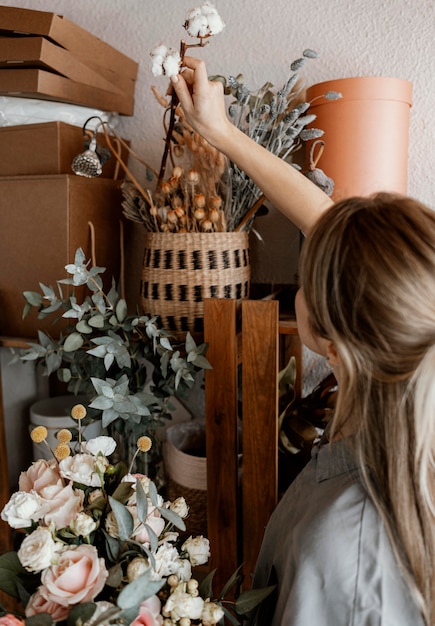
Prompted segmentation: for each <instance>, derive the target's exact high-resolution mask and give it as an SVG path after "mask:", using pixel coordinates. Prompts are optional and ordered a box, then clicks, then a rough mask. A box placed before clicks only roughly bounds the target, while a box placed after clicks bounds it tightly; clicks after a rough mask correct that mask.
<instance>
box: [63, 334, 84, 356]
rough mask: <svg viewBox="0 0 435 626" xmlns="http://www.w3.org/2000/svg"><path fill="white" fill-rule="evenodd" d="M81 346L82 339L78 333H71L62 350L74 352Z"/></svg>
mask: <svg viewBox="0 0 435 626" xmlns="http://www.w3.org/2000/svg"><path fill="white" fill-rule="evenodd" d="M82 345H83V337H82V336H81V335H80V333H71V334H70V335H68V337H67V338H66V339H65V343H64V344H63V349H64V350H65V352H75V351H76V350H79V349H80V348H81V347H82Z"/></svg>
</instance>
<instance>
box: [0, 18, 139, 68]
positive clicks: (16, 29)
mask: <svg viewBox="0 0 435 626" xmlns="http://www.w3.org/2000/svg"><path fill="white" fill-rule="evenodd" d="M0 32H1V33H2V34H5V33H6V34H11V33H12V34H21V35H42V36H44V37H49V38H50V39H52V40H53V41H55V42H56V43H58V44H60V45H61V46H63V47H64V48H66V49H67V50H69V51H70V52H71V53H72V54H73V55H74V56H76V57H77V58H78V59H80V60H81V61H83V62H84V63H86V64H88V65H90V66H91V67H93V66H94V65H101V66H102V67H105V66H107V67H110V68H112V70H113V71H115V72H116V73H119V74H121V75H122V74H124V75H127V76H128V77H129V78H132V79H133V80H135V79H136V77H137V72H138V67H139V65H138V63H137V62H136V61H134V60H133V59H130V58H129V57H128V56H126V55H125V54H123V53H122V52H120V51H119V50H117V49H116V48H114V47H112V46H111V45H109V44H108V43H106V42H104V41H102V40H101V39H99V38H98V37H96V36H95V35H92V34H91V33H89V32H88V31H87V30H85V29H84V28H81V27H80V26H78V25H77V24H75V23H74V22H71V21H70V20H68V19H66V18H64V17H63V16H62V15H56V14H55V13H50V12H47V11H35V10H33V9H21V8H16V7H6V6H0Z"/></svg>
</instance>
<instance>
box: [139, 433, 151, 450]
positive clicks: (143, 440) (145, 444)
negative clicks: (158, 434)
mask: <svg viewBox="0 0 435 626" xmlns="http://www.w3.org/2000/svg"><path fill="white" fill-rule="evenodd" d="M152 445H153V442H152V441H151V439H150V438H149V437H145V436H144V437H139V439H138V440H137V447H138V449H139V450H140V451H141V452H148V450H150V449H151V446H152Z"/></svg>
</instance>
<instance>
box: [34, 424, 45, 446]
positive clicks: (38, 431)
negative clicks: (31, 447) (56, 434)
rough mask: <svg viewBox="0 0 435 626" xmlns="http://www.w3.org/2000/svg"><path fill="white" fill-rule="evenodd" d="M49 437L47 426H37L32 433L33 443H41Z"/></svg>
mask: <svg viewBox="0 0 435 626" xmlns="http://www.w3.org/2000/svg"><path fill="white" fill-rule="evenodd" d="M47 435H48V432H47V429H46V428H45V426H37V427H36V428H34V429H33V430H32V432H31V433H30V437H31V439H32V441H34V442H35V443H41V442H42V441H44V440H45V439H47Z"/></svg>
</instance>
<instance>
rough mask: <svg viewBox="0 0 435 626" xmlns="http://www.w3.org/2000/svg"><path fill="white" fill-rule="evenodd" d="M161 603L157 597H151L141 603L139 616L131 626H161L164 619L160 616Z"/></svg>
mask: <svg viewBox="0 0 435 626" xmlns="http://www.w3.org/2000/svg"><path fill="white" fill-rule="evenodd" d="M161 606H162V605H161V603H160V600H159V598H158V597H157V596H151V598H148V599H147V600H145V601H144V602H142V603H141V605H140V609H139V615H138V616H137V617H136V619H135V620H134V622H132V623H131V624H130V626H161V625H162V624H163V617H162V616H161V615H160V609H161Z"/></svg>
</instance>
